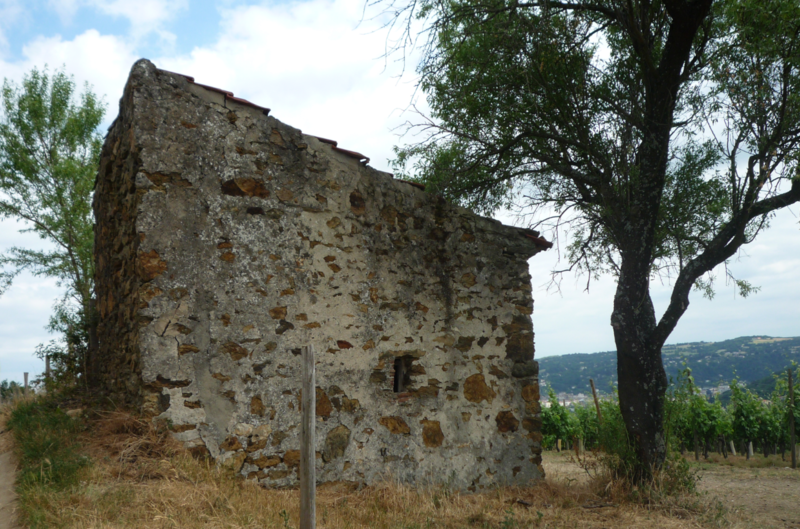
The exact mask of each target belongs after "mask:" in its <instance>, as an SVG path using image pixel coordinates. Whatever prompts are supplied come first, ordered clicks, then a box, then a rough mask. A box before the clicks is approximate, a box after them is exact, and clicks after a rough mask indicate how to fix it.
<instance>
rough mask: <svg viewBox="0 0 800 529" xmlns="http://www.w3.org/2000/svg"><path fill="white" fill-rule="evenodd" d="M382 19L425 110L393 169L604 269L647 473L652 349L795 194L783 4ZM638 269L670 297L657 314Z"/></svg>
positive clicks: (792, 60) (660, 380) (536, 4)
mask: <svg viewBox="0 0 800 529" xmlns="http://www.w3.org/2000/svg"><path fill="white" fill-rule="evenodd" d="M389 12H390V13H391V14H392V17H393V22H392V23H393V24H394V27H395V28H396V29H397V28H399V29H400V30H401V34H400V35H399V37H400V39H399V40H398V41H396V42H395V44H396V45H397V46H398V47H399V48H404V47H406V46H407V45H408V44H413V40H414V38H416V37H417V35H415V34H413V32H414V31H416V29H415V28H418V27H420V26H419V24H420V20H421V21H422V22H421V23H422V24H424V29H423V32H422V35H427V41H426V42H424V44H423V45H422V48H421V49H422V52H423V53H422V60H421V62H420V64H419V66H418V73H419V75H420V77H419V79H420V81H419V88H420V89H421V90H422V91H423V92H424V93H425V95H426V96H427V101H428V103H429V105H430V108H431V116H430V118H429V119H427V120H425V122H424V123H422V124H421V126H422V127H423V129H424V130H426V131H427V132H428V133H429V134H428V135H427V136H423V137H424V138H425V139H424V140H422V141H421V142H418V143H415V144H412V145H410V146H406V147H404V148H401V149H398V158H397V167H396V169H397V170H398V171H399V172H405V173H407V177H414V176H416V177H418V178H419V179H420V180H421V181H423V182H424V183H425V184H427V185H428V188H429V189H430V190H432V191H433V192H437V193H442V194H444V195H446V196H448V197H450V198H451V199H453V200H456V201H458V202H460V203H462V204H464V205H467V206H470V207H473V208H475V209H478V210H480V211H482V212H485V213H491V212H493V211H495V210H496V209H498V208H499V207H502V206H507V205H509V204H515V205H518V206H522V207H523V208H528V209H529V210H530V211H534V212H538V213H539V214H541V215H543V217H544V218H540V222H547V221H548V219H549V220H550V221H553V219H555V222H556V223H557V224H560V225H561V226H562V227H564V226H565V225H568V227H569V228H571V229H570V235H571V242H570V244H569V252H568V258H569V261H570V267H569V268H571V269H573V270H578V271H580V272H583V273H587V274H590V275H596V274H598V273H603V272H606V273H611V274H613V275H614V276H615V278H616V281H617V289H616V295H615V298H614V305H613V311H612V314H611V326H612V327H613V332H614V338H615V341H616V345H617V355H618V379H619V401H620V407H621V411H622V414H623V418H624V420H625V424H626V427H627V430H628V433H629V435H630V438H631V440H632V441H633V443H634V444H635V448H636V453H637V455H638V464H637V466H636V468H635V474H634V475H635V477H636V478H637V479H642V478H645V477H647V476H649V475H650V473H651V472H652V470H653V469H655V468H659V467H660V466H661V464H662V463H663V461H664V458H665V455H666V447H665V439H664V431H663V409H664V408H663V399H664V395H665V391H666V388H667V377H666V375H665V372H664V367H663V364H662V360H661V348H662V346H663V344H664V342H665V340H666V339H667V337H668V336H669V335H670V333H671V332H672V331H673V330H674V329H675V326H676V324H677V323H678V320H679V319H680V317H681V316H682V315H683V313H684V312H685V311H686V309H687V307H688V306H689V295H690V292H691V291H692V290H693V288H699V289H701V290H702V291H704V292H705V293H706V294H709V295H710V294H711V293H712V290H711V280H712V279H713V273H714V272H713V271H714V269H715V268H716V267H718V266H719V265H724V264H725V263H726V262H727V260H728V259H730V258H731V257H732V256H733V255H734V254H736V252H737V251H738V250H739V248H740V247H741V246H742V245H744V244H746V243H748V242H750V241H752V240H753V238H754V237H755V236H756V235H757V234H758V232H759V231H760V230H762V229H763V228H764V227H766V225H767V223H768V220H769V218H770V216H771V214H772V213H773V212H774V211H775V210H777V209H779V208H783V207H786V206H788V205H791V204H793V203H796V202H798V201H799V200H800V178H799V177H798V149H797V147H798V144H800V3H798V1H797V0H560V1H558V0H411V2H410V3H408V0H395V1H394V2H393V3H391V4H390V9H389ZM422 40H423V41H425V38H424V37H423V39H422ZM408 173H410V174H408ZM541 215H540V216H541ZM656 274H662V275H663V274H666V275H668V276H669V277H670V280H671V284H672V286H673V290H672V296H671V299H670V302H669V305H668V307H667V309H666V311H665V312H664V313H663V314H661V315H660V317H659V315H657V314H656V312H655V309H654V306H653V303H652V300H651V297H650V282H651V280H652V279H653V278H654V276H655V275H656ZM736 284H737V286H738V288H739V289H740V290H741V291H742V292H743V293H745V294H746V293H747V292H748V291H749V290H750V288H751V287H750V285H749V284H748V283H747V282H746V281H741V280H736Z"/></svg>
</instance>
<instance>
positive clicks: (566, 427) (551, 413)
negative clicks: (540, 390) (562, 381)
mask: <svg viewBox="0 0 800 529" xmlns="http://www.w3.org/2000/svg"><path fill="white" fill-rule="evenodd" d="M547 394H548V397H549V403H550V406H549V407H546V408H544V409H542V434H543V439H542V446H544V447H545V448H552V447H554V446H556V440H557V439H562V440H564V441H566V440H571V439H573V437H576V436H579V435H578V433H579V427H580V425H579V422H578V420H577V419H576V418H575V416H574V415H572V414H571V413H569V411H568V410H567V409H566V408H565V407H564V406H562V405H561V404H559V402H558V398H556V394H555V392H554V391H553V389H552V388H548V390H547Z"/></svg>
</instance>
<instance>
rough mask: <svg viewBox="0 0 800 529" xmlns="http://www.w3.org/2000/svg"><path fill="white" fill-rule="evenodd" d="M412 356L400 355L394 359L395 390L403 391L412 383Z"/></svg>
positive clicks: (397, 391) (396, 391)
mask: <svg viewBox="0 0 800 529" xmlns="http://www.w3.org/2000/svg"><path fill="white" fill-rule="evenodd" d="M412 361H413V358H411V357H410V356H400V357H397V358H395V359H394V387H393V389H394V392H395V393H403V392H404V391H405V390H406V389H407V388H408V386H409V385H410V384H411V362H412Z"/></svg>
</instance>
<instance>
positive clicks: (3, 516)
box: [0, 425, 19, 529]
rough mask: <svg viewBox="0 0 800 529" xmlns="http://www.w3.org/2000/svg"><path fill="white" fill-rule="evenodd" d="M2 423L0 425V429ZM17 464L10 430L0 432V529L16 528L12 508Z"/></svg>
mask: <svg viewBox="0 0 800 529" xmlns="http://www.w3.org/2000/svg"><path fill="white" fill-rule="evenodd" d="M3 428H4V425H0V431H2V429H3ZM16 471H17V465H16V463H15V462H14V454H13V452H11V432H4V433H2V434H0V529H18V528H19V525H17V523H16V521H15V520H16V515H15V514H14V509H15V507H16V494H15V493H14V475H15V474H16Z"/></svg>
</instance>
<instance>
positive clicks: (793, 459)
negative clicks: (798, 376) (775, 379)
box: [789, 368, 797, 468]
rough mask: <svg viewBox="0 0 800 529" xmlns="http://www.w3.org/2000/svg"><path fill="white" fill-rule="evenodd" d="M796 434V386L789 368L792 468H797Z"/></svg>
mask: <svg viewBox="0 0 800 529" xmlns="http://www.w3.org/2000/svg"><path fill="white" fill-rule="evenodd" d="M795 441H796V439H795V433H794V384H793V383H792V368H789V446H790V447H792V468H797V451H796V450H795V449H794V447H795Z"/></svg>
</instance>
